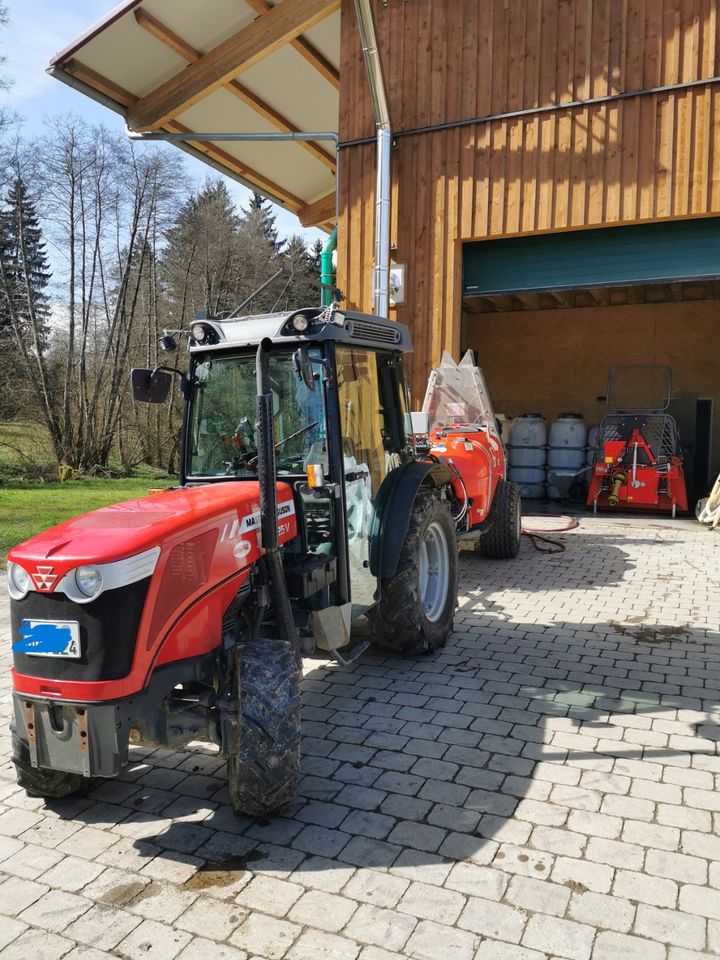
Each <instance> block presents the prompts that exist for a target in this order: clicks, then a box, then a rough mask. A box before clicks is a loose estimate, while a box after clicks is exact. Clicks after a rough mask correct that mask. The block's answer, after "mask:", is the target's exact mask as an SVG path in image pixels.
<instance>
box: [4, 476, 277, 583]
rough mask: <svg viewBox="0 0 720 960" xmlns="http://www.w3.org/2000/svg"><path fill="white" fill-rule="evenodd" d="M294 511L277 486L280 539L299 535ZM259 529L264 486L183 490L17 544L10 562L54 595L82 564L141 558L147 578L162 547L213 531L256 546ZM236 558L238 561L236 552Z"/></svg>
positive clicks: (220, 538) (223, 539)
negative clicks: (249, 537)
mask: <svg viewBox="0 0 720 960" xmlns="http://www.w3.org/2000/svg"><path fill="white" fill-rule="evenodd" d="M294 513H295V509H294V505H293V500H292V491H291V489H290V487H289V486H288V485H287V484H283V483H280V484H278V517H279V518H280V519H281V520H282V519H285V520H291V521H292V522H291V523H283V524H281V527H280V540H281V542H284V541H285V540H287V539H289V537H290V536H294V534H295V522H294V521H295V517H294ZM259 527H260V488H259V484H258V483H257V482H256V481H227V482H222V483H212V484H205V485H203V486H198V487H180V488H178V489H175V490H168V491H166V492H164V493H158V494H152V495H150V496H147V497H141V498H139V499H136V500H126V501H124V502H122V503H116V504H113V505H112V506H110V507H102V508H101V509H99V510H93V511H92V512H91V513H85V514H83V515H82V516H79V517H75V518H74V519H73V520H67V521H65V522H64V523H61V524H58V526H56V527H51V528H50V529H49V530H45V531H44V532H43V533H39V534H38V535H37V536H35V537H32V538H31V539H30V540H26V541H25V542H24V543H21V544H20V545H19V546H17V547H15V548H14V549H13V550H11V551H10V553H9V555H8V560H10V561H12V562H13V563H17V564H19V565H20V566H21V567H23V569H24V570H25V571H26V572H27V573H28V574H29V576H30V578H31V579H32V581H33V584H34V588H35V589H36V590H37V591H39V592H48V593H50V592H53V591H54V589H55V587H56V586H60V585H61V582H62V581H63V578H64V577H65V574H66V573H68V572H69V571H70V570H72V569H74V568H76V567H78V566H82V565H90V564H92V565H96V566H101V568H103V566H104V565H108V564H109V565H111V566H110V567H107V568H105V569H107V570H108V572H109V573H110V574H112V573H113V571H114V570H115V568H119V567H120V564H119V561H128V560H132V559H133V558H137V562H138V564H139V565H140V567H142V569H143V570H145V569H146V568H147V570H148V575H149V573H152V570H153V569H154V568H155V564H156V562H157V558H158V556H159V554H160V552H161V550H162V549H164V548H166V547H168V546H171V545H173V544H175V543H178V542H181V541H185V540H187V539H189V538H192V537H196V536H200V535H203V534H208V535H210V534H211V533H215V535H216V539H215V543H220V544H222V543H228V544H229V543H230V542H233V541H237V540H238V539H240V538H241V537H242V535H243V534H245V535H252V540H253V544H252V545H253V546H255V545H256V542H257V541H256V537H255V534H256V532H259ZM249 552H250V551H249V549H248V550H247V553H249ZM253 553H255V551H253ZM236 557H238V559H239V558H240V557H239V553H236ZM238 565H240V564H238ZM123 568H124V565H123ZM117 572H119V570H118V571H117ZM124 572H125V573H128V572H129V571H127V570H124ZM140 572H141V571H140V569H138V571H137V573H138V574H139V573H140ZM135 578H136V577H135V575H134V576H133V579H135Z"/></svg>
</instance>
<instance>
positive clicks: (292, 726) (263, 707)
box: [227, 640, 300, 817]
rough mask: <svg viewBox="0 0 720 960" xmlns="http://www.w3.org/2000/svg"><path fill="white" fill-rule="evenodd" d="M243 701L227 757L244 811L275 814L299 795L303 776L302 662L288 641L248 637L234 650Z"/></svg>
mask: <svg viewBox="0 0 720 960" xmlns="http://www.w3.org/2000/svg"><path fill="white" fill-rule="evenodd" d="M233 653H234V663H233V673H234V686H235V690H236V694H237V697H238V702H239V710H240V715H239V717H238V718H237V728H236V730H237V732H236V736H235V738H234V743H233V745H232V749H231V751H230V755H229V756H228V760H227V770H228V786H229V789H230V802H231V803H232V807H233V810H234V811H235V813H238V814H248V815H250V816H253V817H257V816H262V815H264V814H268V813H273V812H274V811H276V810H280V809H282V808H283V807H286V806H288V805H289V804H291V803H292V802H293V800H294V799H295V792H296V790H297V785H298V780H299V778H300V664H299V661H298V658H297V656H296V654H295V652H294V651H293V650H292V649H291V648H290V647H289V646H288V644H287V643H285V642H284V641H283V640H246V641H243V642H242V643H240V644H238V646H237V647H236V648H235V650H234V652H233Z"/></svg>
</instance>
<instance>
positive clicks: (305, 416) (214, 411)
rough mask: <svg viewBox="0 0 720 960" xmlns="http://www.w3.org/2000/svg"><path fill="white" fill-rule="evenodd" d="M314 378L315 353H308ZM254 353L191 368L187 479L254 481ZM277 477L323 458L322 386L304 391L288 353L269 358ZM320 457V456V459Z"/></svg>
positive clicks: (300, 469) (209, 360)
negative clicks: (191, 386) (311, 460)
mask: <svg viewBox="0 0 720 960" xmlns="http://www.w3.org/2000/svg"><path fill="white" fill-rule="evenodd" d="M310 359H311V362H312V366H313V370H314V371H315V372H316V373H319V372H320V370H321V367H320V364H319V362H318V361H319V353H318V351H317V350H311V351H310ZM255 376H256V365H255V354H244V355H237V356H231V357H228V356H222V357H210V358H209V359H208V360H205V361H204V362H203V363H199V364H198V365H197V366H196V367H195V377H196V379H197V384H196V386H195V388H194V390H193V395H192V400H191V409H190V434H189V438H188V452H187V475H188V477H189V478H201V477H202V478H207V477H232V478H233V479H237V478H244V477H256V476H257V448H258V437H257V431H256V427H255V423H256V419H257V417H256V410H255V402H256V395H257V391H256V380H255ZM270 380H271V383H272V391H273V414H274V432H275V451H276V458H277V472H278V474H285V475H289V474H299V473H303V472H304V471H305V467H306V464H307V463H308V462H309V461H310V459H311V457H314V458H315V459H314V461H313V462H318V461H323V460H326V459H327V455H326V454H324V445H325V409H324V403H323V390H322V381H321V379H320V378H319V377H318V381H317V386H316V389H315V390H310V389H309V388H308V387H307V386H306V385H305V383H304V382H303V381H302V379H301V378H300V377H299V376H298V374H297V372H296V369H295V366H294V364H293V358H292V354H291V353H289V352H288V353H285V352H283V353H277V354H272V355H271V357H270ZM323 454H324V455H323Z"/></svg>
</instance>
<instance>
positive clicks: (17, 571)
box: [7, 563, 32, 600]
mask: <svg viewBox="0 0 720 960" xmlns="http://www.w3.org/2000/svg"><path fill="white" fill-rule="evenodd" d="M7 574H8V593H9V594H10V596H11V597H12V598H13V600H22V598H23V597H24V596H25V595H26V594H27V592H28V590H31V589H32V583H31V581H30V577H29V575H28V573H27V571H26V570H24V569H23V568H22V567H21V566H20V564H19V563H8V568H7Z"/></svg>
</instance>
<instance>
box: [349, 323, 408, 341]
mask: <svg viewBox="0 0 720 960" xmlns="http://www.w3.org/2000/svg"><path fill="white" fill-rule="evenodd" d="M347 326H348V327H349V328H350V336H351V337H352V338H353V340H370V341H372V342H374V343H377V342H380V343H392V344H395V343H400V339H401V337H400V331H399V330H393V328H392V327H389V326H388V327H386V326H385V325H384V324H380V323H372V321H369V320H351V321H349V322H348V324H347Z"/></svg>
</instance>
